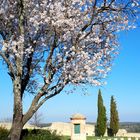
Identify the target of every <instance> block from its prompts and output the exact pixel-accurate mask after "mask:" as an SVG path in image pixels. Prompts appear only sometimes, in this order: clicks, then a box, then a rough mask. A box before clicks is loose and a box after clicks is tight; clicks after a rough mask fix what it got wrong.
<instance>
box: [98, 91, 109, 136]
mask: <svg viewBox="0 0 140 140" xmlns="http://www.w3.org/2000/svg"><path fill="white" fill-rule="evenodd" d="M106 122H107V118H106V108H105V106H104V104H103V98H102V95H101V90H99V93H98V117H97V124H96V136H104V134H105V131H106Z"/></svg>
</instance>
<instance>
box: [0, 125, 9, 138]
mask: <svg viewBox="0 0 140 140" xmlns="http://www.w3.org/2000/svg"><path fill="white" fill-rule="evenodd" d="M8 134H9V131H8V130H7V129H6V128H5V127H4V126H0V140H7V138H8Z"/></svg>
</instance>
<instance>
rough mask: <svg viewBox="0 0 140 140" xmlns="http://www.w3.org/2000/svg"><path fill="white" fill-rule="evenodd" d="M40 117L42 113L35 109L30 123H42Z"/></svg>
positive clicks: (36, 125)
mask: <svg viewBox="0 0 140 140" xmlns="http://www.w3.org/2000/svg"><path fill="white" fill-rule="evenodd" d="M42 119H43V117H42V113H40V112H38V111H37V112H35V113H34V115H33V117H32V118H31V121H30V123H31V124H32V125H34V126H35V127H40V126H41V123H42Z"/></svg>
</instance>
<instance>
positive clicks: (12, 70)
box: [0, 52, 15, 79]
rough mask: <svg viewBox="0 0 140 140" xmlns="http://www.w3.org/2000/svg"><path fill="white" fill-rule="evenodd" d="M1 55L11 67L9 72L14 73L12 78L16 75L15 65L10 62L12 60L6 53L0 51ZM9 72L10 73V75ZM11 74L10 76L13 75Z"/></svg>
mask: <svg viewBox="0 0 140 140" xmlns="http://www.w3.org/2000/svg"><path fill="white" fill-rule="evenodd" d="M0 56H1V57H2V58H3V60H4V61H5V62H6V64H7V66H8V69H9V72H10V74H11V75H12V79H13V78H14V76H15V72H14V68H13V65H12V63H11V62H10V60H9V59H8V58H7V57H6V56H5V54H4V53H2V52H0ZM10 74H9V75H10ZM11 75H10V76H11Z"/></svg>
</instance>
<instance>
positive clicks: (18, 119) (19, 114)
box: [8, 76, 23, 140]
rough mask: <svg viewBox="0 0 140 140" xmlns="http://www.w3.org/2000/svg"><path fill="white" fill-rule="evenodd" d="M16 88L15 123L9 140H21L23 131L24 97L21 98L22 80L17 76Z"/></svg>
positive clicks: (14, 84)
mask: <svg viewBox="0 0 140 140" xmlns="http://www.w3.org/2000/svg"><path fill="white" fill-rule="evenodd" d="M13 86H14V91H13V92H14V110H13V112H14V113H13V122H12V127H11V130H10V134H9V136H8V139H9V140H20V135H21V131H22V128H23V123H22V118H23V109H22V96H21V79H20V76H17V77H16V79H15V80H14V82H13Z"/></svg>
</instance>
